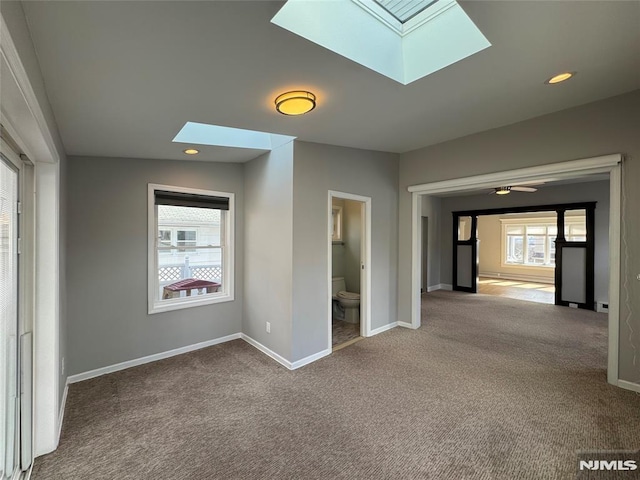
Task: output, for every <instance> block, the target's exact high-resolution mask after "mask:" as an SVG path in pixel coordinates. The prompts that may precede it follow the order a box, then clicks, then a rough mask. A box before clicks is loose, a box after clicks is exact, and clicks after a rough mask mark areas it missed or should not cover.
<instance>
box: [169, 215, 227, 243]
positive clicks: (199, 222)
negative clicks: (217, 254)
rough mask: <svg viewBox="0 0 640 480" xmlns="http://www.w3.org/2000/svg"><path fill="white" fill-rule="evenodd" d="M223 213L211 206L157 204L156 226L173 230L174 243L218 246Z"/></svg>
mask: <svg viewBox="0 0 640 480" xmlns="http://www.w3.org/2000/svg"><path fill="white" fill-rule="evenodd" d="M224 214H225V213H224V212H223V211H221V210H214V209H211V208H196V207H175V206H173V205H158V228H159V229H160V230H172V231H173V232H175V233H174V235H175V236H174V237H173V238H172V240H173V241H175V242H177V243H174V245H181V246H195V245H197V246H202V247H207V246H215V247H218V246H220V245H221V243H220V241H221V238H222V233H223V232H221V224H222V221H223V218H224ZM178 242H187V243H178ZM196 242H197V243H196Z"/></svg>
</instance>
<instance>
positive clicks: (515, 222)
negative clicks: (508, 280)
mask: <svg viewBox="0 0 640 480" xmlns="http://www.w3.org/2000/svg"><path fill="white" fill-rule="evenodd" d="M580 218H582V217H576V218H575V219H573V218H572V217H570V216H565V219H564V225H565V227H566V226H572V225H583V224H584V222H583V221H582V220H579V219H580ZM557 222H558V221H557V218H555V217H530V218H524V217H520V218H501V219H500V223H501V225H502V231H501V234H500V250H501V253H500V264H501V266H503V267H507V268H510V267H511V268H526V269H532V270H536V269H537V270H548V269H549V268H556V265H555V263H554V264H549V263H545V264H532V263H511V262H507V226H510V227H513V226H517V227H523V228H524V234H523V237H524V242H523V248H524V252H523V256H524V258H525V259H526V258H527V248H528V243H527V241H526V237H527V230H526V227H549V226H555V225H557ZM540 236H542V235H540ZM544 237H545V239H546V238H548V235H544ZM549 260H550V249H549V248H548V246H546V245H545V262H548V261H549Z"/></svg>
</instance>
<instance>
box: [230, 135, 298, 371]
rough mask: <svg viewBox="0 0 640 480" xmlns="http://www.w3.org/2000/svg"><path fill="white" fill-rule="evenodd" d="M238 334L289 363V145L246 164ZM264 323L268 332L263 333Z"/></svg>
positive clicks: (290, 208)
mask: <svg viewBox="0 0 640 480" xmlns="http://www.w3.org/2000/svg"><path fill="white" fill-rule="evenodd" d="M244 183H245V222H246V241H245V247H244V254H245V277H244V288H245V301H244V305H243V318H242V332H243V333H245V334H246V335H248V336H249V337H251V338H252V339H254V340H256V341H257V342H259V343H261V344H262V345H264V346H265V347H267V348H269V349H270V350H272V351H274V352H275V353H277V354H278V355H280V356H281V357H283V358H285V359H286V360H290V359H291V329H292V325H291V321H292V320H291V316H292V276H293V273H292V269H293V260H292V252H293V142H291V143H288V144H286V145H283V146H281V147H279V148H277V149H276V150H273V151H272V152H269V153H266V154H264V155H261V156H260V157H258V158H256V159H255V160H252V161H250V162H248V163H246V164H244ZM266 322H269V323H270V324H271V333H267V332H266Z"/></svg>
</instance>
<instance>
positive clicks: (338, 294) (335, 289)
mask: <svg viewBox="0 0 640 480" xmlns="http://www.w3.org/2000/svg"><path fill="white" fill-rule="evenodd" d="M346 290H347V287H346V285H345V283H344V277H333V278H332V279H331V297H332V299H333V314H334V315H333V316H334V317H335V318H337V319H339V320H344V321H345V322H347V323H360V294H359V293H352V292H347V291H346ZM343 312H344V313H343Z"/></svg>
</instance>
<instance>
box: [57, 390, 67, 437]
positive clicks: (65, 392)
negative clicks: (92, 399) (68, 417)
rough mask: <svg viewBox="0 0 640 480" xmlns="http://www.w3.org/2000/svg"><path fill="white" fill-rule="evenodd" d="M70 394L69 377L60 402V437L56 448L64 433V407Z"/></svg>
mask: <svg viewBox="0 0 640 480" xmlns="http://www.w3.org/2000/svg"><path fill="white" fill-rule="evenodd" d="M68 394H69V379H68V378H67V381H66V383H65V385H64V392H63V394H62V401H61V402H60V411H59V412H58V439H57V441H56V448H58V444H59V443H60V435H61V434H62V422H63V421H64V409H65V407H66V405H67V395H68Z"/></svg>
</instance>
